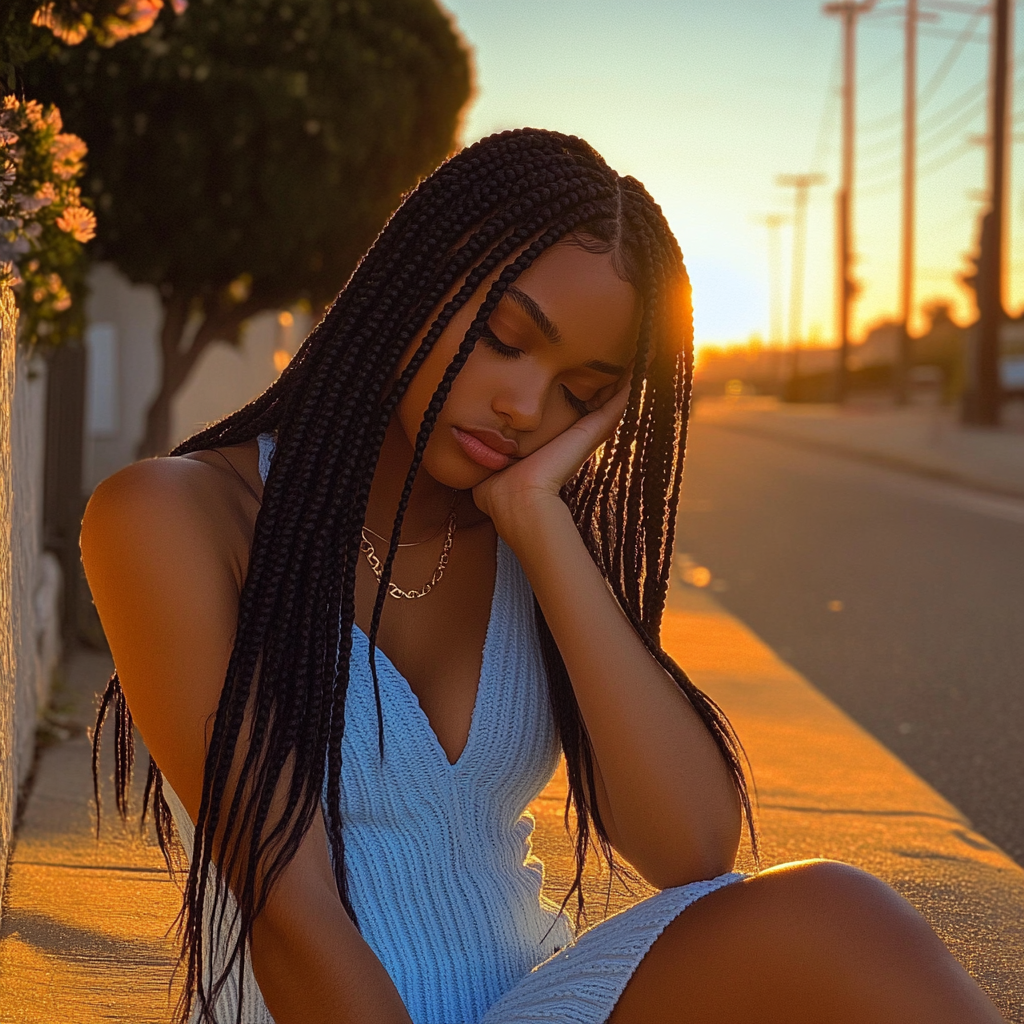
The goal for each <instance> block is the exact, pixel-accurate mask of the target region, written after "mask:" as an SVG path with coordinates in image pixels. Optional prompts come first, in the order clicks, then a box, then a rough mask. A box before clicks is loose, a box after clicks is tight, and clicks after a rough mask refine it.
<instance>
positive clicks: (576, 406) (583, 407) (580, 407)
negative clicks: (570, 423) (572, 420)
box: [562, 384, 590, 416]
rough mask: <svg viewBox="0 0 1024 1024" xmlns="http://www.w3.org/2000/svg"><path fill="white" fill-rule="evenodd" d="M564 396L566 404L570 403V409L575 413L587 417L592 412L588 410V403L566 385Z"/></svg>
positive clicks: (563, 391) (563, 390) (563, 387)
mask: <svg viewBox="0 0 1024 1024" xmlns="http://www.w3.org/2000/svg"><path fill="white" fill-rule="evenodd" d="M562 394H563V396H564V397H565V400H566V402H568V403H569V408H570V409H572V410H573V412H578V413H579V414H580V415H581V416H586V415H587V414H588V413H589V412H590V410H589V409H588V408H587V403H586V402H584V401H583V399H582V398H578V397H577V396H576V395H574V394H573V393H572V392H571V391H570V390H569V389H568V388H567V387H566V386H565V385H564V384H563V385H562Z"/></svg>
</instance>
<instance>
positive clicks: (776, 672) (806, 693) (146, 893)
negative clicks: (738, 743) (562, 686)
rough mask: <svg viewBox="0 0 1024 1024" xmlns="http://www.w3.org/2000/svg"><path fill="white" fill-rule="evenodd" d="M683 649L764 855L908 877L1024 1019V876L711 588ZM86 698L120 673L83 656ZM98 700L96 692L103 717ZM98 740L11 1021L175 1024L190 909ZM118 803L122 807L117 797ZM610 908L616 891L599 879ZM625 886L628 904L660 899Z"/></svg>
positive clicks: (674, 629)
mask: <svg viewBox="0 0 1024 1024" xmlns="http://www.w3.org/2000/svg"><path fill="white" fill-rule="evenodd" d="M664 641H665V645H666V647H667V648H668V650H669V651H670V652H671V653H672V654H673V655H674V656H675V657H676V659H677V660H678V661H679V662H680V663H681V664H682V665H683V666H684V667H685V668H686V669H687V670H688V671H689V672H690V673H691V675H692V676H693V678H694V679H695V681H696V682H697V683H698V684H699V685H701V686H702V687H703V688H705V689H706V690H707V691H708V692H709V693H710V694H711V695H712V697H714V698H715V699H716V700H717V701H719V703H720V704H721V705H722V706H723V707H724V708H725V710H726V711H727V712H728V713H729V715H730V716H731V717H732V719H733V721H734V723H735V725H736V727H737V729H738V731H739V732H740V735H741V737H742V739H743V742H744V744H745V746H746V749H747V752H748V754H749V756H750V759H751V761H752V763H753V767H754V772H755V776H756V779H757V783H758V792H759V796H760V807H761V813H760V823H761V830H762V833H763V843H764V854H765V856H764V863H765V865H770V864H774V863H779V862H781V861H785V860H793V859H801V858H807V857H817V856H824V857H834V858H837V859H842V860H845V861H849V862H852V863H855V864H858V865H861V866H863V867H865V868H867V869H868V870H871V871H873V872H875V873H877V874H878V875H880V876H882V877H883V878H886V879H887V880H889V881H890V882H892V883H893V884H894V885H896V886H897V887H898V888H899V889H900V891H901V892H903V893H904V894H905V895H907V896H908V898H910V899H911V900H912V901H913V902H914V903H915V904H916V905H917V906H918V907H919V908H920V909H921V910H922V911H923V912H924V913H925V914H926V916H927V917H928V918H929V920H931V921H932V923H933V924H934V926H935V927H936V928H937V929H938V930H939V931H940V933H941V934H942V936H943V938H944V939H945V940H946V942H947V943H948V944H949V945H950V947H951V948H952V949H953V951H954V952H955V953H956V955H957V956H958V957H959V958H960V959H961V961H962V962H963V963H965V965H966V966H967V967H968V969H969V970H970V971H971V972H972V973H973V974H974V975H975V976H976V977H977V978H978V979H979V981H980V982H981V983H982V984H983V985H984V986H985V988H986V989H987V990H988V991H989V992H990V993H991V994H992V995H993V997H994V998H995V999H996V1000H997V1002H998V1003H999V1005H1000V1008H1001V1009H1002V1012H1003V1013H1004V1015H1005V1016H1007V1019H1009V1020H1012V1021H1017V1022H1024V1012H1022V1007H1024V978H1022V971H1021V966H1020V965H1021V963H1022V962H1024V871H1021V869H1020V868H1019V867H1017V866H1016V865H1015V864H1014V863H1013V862H1012V861H1010V860H1009V859H1008V858H1007V857H1006V856H1005V855H1004V854H1003V853H1002V852H1001V851H1000V850H999V849H997V848H996V847H994V846H992V845H991V844H990V843H988V842H987V841H986V840H984V839H983V838H982V837H981V836H979V835H977V834H976V833H975V832H973V831H972V830H971V829H970V827H969V826H968V825H967V823H966V821H965V820H964V818H963V817H962V816H961V815H960V814H959V812H957V811H956V810H955V809H954V808H953V807H952V806H951V805H950V804H948V803H947V802H946V801H945V800H943V799H942V797H940V796H939V795H938V794H937V793H935V792H934V791H933V790H932V789H930V788H929V787H928V786H927V785H926V784H925V783H924V782H922V781H921V780H920V779H919V778H917V777H916V776H915V775H913V774H912V773H910V772H909V771H908V770H907V769H906V768H904V767H903V766H902V765H901V764H900V762H899V761H897V760H896V758H895V757H893V755H892V754H890V753H889V752H888V751H886V750H885V749H884V748H883V747H882V746H881V745H880V744H879V743H877V742H876V741H875V740H873V739H872V738H871V737H870V736H868V735H867V734H866V733H865V732H864V731H863V730H861V729H860V728H859V727H858V726H856V725H854V724H853V723H852V722H851V720H850V719H848V718H847V717H846V716H845V715H844V714H843V713H842V712H840V711H839V710H837V709H836V708H835V707H834V706H833V705H831V704H830V703H829V702H828V701H827V700H826V699H825V698H824V697H822V696H821V695H820V694H819V693H818V692H817V691H816V690H814V689H813V687H811V686H810V685H809V684H808V683H807V682H806V680H804V679H803V678H802V677H801V676H799V675H798V674H797V673H796V672H794V671H793V670H792V669H791V668H789V667H788V666H787V665H786V664H785V663H783V662H782V661H780V660H779V659H778V658H777V657H776V656H775V654H773V652H772V651H771V650H769V649H768V648H767V647H766V646H765V645H764V644H763V643H762V642H761V641H759V640H758V639H757V638H756V637H755V636H754V635H753V634H752V633H750V631H749V630H747V629H746V628H745V627H744V626H742V625H741V624H740V623H739V622H738V621H737V620H736V619H734V618H733V617H731V616H730V615H728V614H727V613H725V612H724V611H723V609H722V608H721V607H720V606H719V605H718V604H717V603H716V602H715V601H714V600H713V599H712V598H711V597H710V596H708V595H707V594H706V593H704V592H701V591H699V590H697V589H695V588H692V587H687V586H683V585H679V586H676V587H675V588H674V589H673V591H672V593H671V595H670V609H669V612H668V614H667V616H666V621H665V626H664ZM73 668H74V672H73V673H72V675H73V681H75V682H76V683H77V687H78V691H79V693H80V694H84V693H88V692H95V691H96V690H97V689H99V688H100V687H101V686H102V684H103V683H104V682H105V679H106V675H107V673H108V672H109V670H110V664H109V661H107V660H106V659H105V658H103V657H101V656H97V655H87V656H85V657H84V658H80V659H78V660H77V661H76V663H75V664H74V666H73ZM87 706H88V702H87V701H82V700H81V698H80V699H79V710H78V712H77V713H78V716H79V718H80V720H86V719H87V718H88V717H89V716H88V710H87ZM564 792H565V791H564V777H563V776H562V775H561V774H559V775H557V776H556V777H555V779H554V780H553V782H552V784H551V785H550V786H549V787H548V789H547V790H545V792H544V793H543V794H542V795H541V796H540V797H539V798H538V800H537V801H536V802H535V803H534V805H533V808H532V811H533V813H534V815H535V816H536V819H537V828H536V832H535V836H534V839H535V843H534V846H535V851H536V852H537V853H538V854H539V855H540V856H541V857H542V859H543V860H544V861H545V863H546V868H547V870H546V891H547V894H548V895H549V896H550V897H551V898H555V899H559V900H560V898H561V895H562V894H563V893H564V891H565V889H564V886H565V884H566V880H567V878H568V877H569V876H570V851H569V847H568V844H567V843H566V840H565V837H564V831H563V828H562V813H563V807H564ZM88 801H89V765H88V745H87V743H86V741H85V739H84V737H78V738H74V739H70V740H68V741H66V742H64V743H62V744H58V745H55V746H52V747H50V748H49V749H47V750H46V751H45V752H44V754H43V756H42V758H41V761H40V766H39V771H38V775H37V782H36V787H35V789H34V791H33V793H32V796H31V798H30V800H29V803H28V806H27V810H26V813H25V816H24V819H23V822H22V827H21V830H20V833H19V839H18V844H17V847H16V849H15V853H14V859H13V863H12V867H11V872H10V876H9V889H8V892H7V894H6V899H5V916H4V920H3V928H2V932H0V979H2V983H0V1020H2V1021H5V1022H7V1021H10V1022H16V1024H27V1022H32V1024H36V1022H38V1024H43V1022H46V1024H52V1022H56V1021H61V1022H63V1021H74V1022H75V1024H93V1022H99V1021H110V1020H123V1021H164V1020H167V1019H168V1016H169V1011H168V1002H167V999H168V997H167V991H168V987H167V986H168V983H169V979H170V976H171V963H172V957H173V948H172V944H171V943H170V942H169V941H168V940H167V939H166V938H165V933H166V931H167V929H168V928H169V927H170V926H171V924H172V922H173V919H174V916H175V913H176V911H177V907H178V892H177V890H176V889H175V887H174V886H173V885H172V884H171V883H170V882H169V881H168V880H167V879H166V875H165V874H164V873H163V867H162V861H161V859H160V857H159V855H158V854H157V852H156V849H155V847H154V846H152V845H147V844H146V843H143V842H142V841H140V840H139V839H138V838H137V837H136V836H134V835H133V834H132V833H131V832H124V831H123V830H121V829H120V827H119V826H117V825H115V824H113V822H112V819H109V818H108V819H107V821H108V823H107V824H105V826H104V831H103V838H102V840H101V842H100V843H98V844H97V841H96V838H95V833H94V831H93V830H92V820H93V819H92V818H91V811H90V808H89V804H88ZM107 803H108V805H109V804H110V803H111V801H110V799H109V798H108V800H107ZM588 893H589V900H590V905H591V908H592V913H593V915H594V919H599V918H600V916H601V913H602V911H603V907H604V903H605V894H606V890H605V888H604V885H603V879H602V878H600V877H597V876H595V875H594V874H593V873H592V874H591V876H590V878H589V883H588ZM642 894H643V893H642V891H641V890H637V891H635V892H634V894H633V895H632V896H629V895H628V894H626V893H625V892H623V890H622V889H621V887H619V886H616V887H614V889H613V891H612V893H611V896H610V905H611V910H612V911H615V910H617V909H620V908H621V907H623V906H624V905H627V904H628V903H629V902H632V901H633V900H635V899H637V898H639V897H640V896H641V895H642Z"/></svg>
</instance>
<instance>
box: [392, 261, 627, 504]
mask: <svg viewBox="0 0 1024 1024" xmlns="http://www.w3.org/2000/svg"><path fill="white" fill-rule="evenodd" d="M496 276H497V274H495V277H496ZM493 280H494V278H491V279H489V280H488V281H486V282H485V283H484V284H483V285H482V286H481V287H480V288H479V289H478V290H477V292H476V293H475V294H474V296H473V298H472V299H471V300H470V301H469V302H468V303H467V304H466V305H465V306H464V307H463V308H462V309H461V310H460V311H459V313H458V314H457V315H456V316H455V317H454V318H453V319H452V321H451V322H450V323H449V324H448V326H447V327H446V328H445V330H444V332H443V333H442V334H441V336H440V338H438V340H437V342H436V344H435V345H434V348H433V349H432V350H431V352H430V355H429V356H428V357H427V359H426V360H425V362H424V363H423V366H422V367H421V368H420V370H419V372H418V373H417V374H416V376H415V378H414V379H413V381H412V383H411V384H410V386H409V389H408V391H406V393H405V395H404V396H403V398H402V401H401V402H400V403H399V406H398V419H399V422H400V424H401V426H402V429H403V431H404V433H405V435H406V437H407V438H408V440H409V443H410V445H412V444H414V443H415V440H416V435H417V434H418V433H419V428H420V424H421V423H422V421H423V413H424V410H425V409H426V408H427V406H428V405H429V404H430V399H431V398H432V397H433V394H434V391H435V389H436V388H437V385H438V384H439V383H440V381H441V379H442V377H443V376H444V371H445V369H446V368H447V366H448V364H449V363H450V362H451V360H452V358H453V356H454V355H455V353H456V351H457V350H458V347H459V344H460V343H461V341H462V338H463V336H464V335H465V333H466V331H467V330H468V329H469V325H470V324H471V323H472V321H473V318H474V316H475V315H476V313H477V310H478V309H479V307H480V304H481V303H482V302H483V300H484V297H485V296H486V294H487V290H488V288H489V287H490V285H491V283H492V281H493ZM640 316H641V309H640V301H639V297H638V295H637V293H636V290H635V289H634V288H633V286H632V285H630V284H628V283H627V282H625V281H623V280H622V279H621V278H620V277H619V275H618V273H617V272H616V270H615V268H614V266H613V264H612V256H611V254H610V253H604V254H596V253H591V252H587V251H586V250H585V249H582V248H580V247H579V246H578V245H573V244H571V243H560V244H558V245H555V246H553V247H552V248H551V249H548V250H547V251H545V252H544V253H543V254H542V255H541V256H539V257H538V258H537V259H536V260H535V261H534V263H533V264H532V266H530V267H529V269H527V270H525V271H524V272H523V273H522V274H521V275H520V277H519V279H518V281H517V282H516V283H515V285H513V286H512V287H510V288H509V290H508V291H507V292H506V293H505V295H504V296H503V297H502V299H501V302H500V303H499V304H498V306H497V307H496V308H495V310H494V312H493V313H492V314H491V317H490V320H489V323H488V328H487V330H485V333H484V334H483V335H482V336H481V338H480V340H479V341H478V342H477V343H476V346H475V348H474V349H473V352H472V354H471V355H470V357H469V359H468V360H467V361H466V365H465V366H464V367H463V369H462V371H461V373H459V375H458V376H457V377H456V378H455V382H454V384H453V385H452V389H451V393H450V395H449V396H448V400H447V401H446V402H445V404H444V408H443V409H442V410H441V414H440V416H439V417H438V420H437V424H436V426H435V427H434V430H433V432H432V433H431V435H430V440H429V441H428V443H427V448H426V451H425V453H424V457H423V468H424V469H425V470H426V471H427V472H428V473H429V474H430V475H431V476H432V477H433V478H434V479H435V480H437V481H438V482H439V483H441V484H444V485H445V486H447V487H455V488H458V489H459V490H468V489H469V488H471V487H475V486H476V485H477V484H478V483H480V482H481V481H483V480H485V479H486V478H487V477H489V476H490V475H491V474H492V473H494V472H497V471H498V470H501V469H504V468H505V466H507V465H509V464H510V463H511V462H512V461H514V460H516V459H522V458H525V457H526V456H527V455H529V454H530V453H531V452H535V451H536V450H537V449H538V448H540V447H542V446H543V445H544V444H546V443H547V442H548V441H550V440H551V439H552V438H553V437H556V436H557V435H558V434H560V433H561V432H562V431H563V430H566V429H567V428H568V427H569V426H571V425H572V424H573V423H575V422H576V420H578V419H579V418H580V417H581V416H583V415H585V414H586V413H587V412H589V411H592V410H594V409H597V408H599V407H600V406H601V404H602V403H603V402H604V401H606V400H607V399H608V398H609V397H611V395H612V394H614V393H615V391H616V390H617V389H618V388H619V387H621V385H622V384H623V383H624V382H625V380H626V375H627V374H628V373H629V372H631V370H632V367H631V365H630V364H631V362H632V360H633V357H634V354H635V352H636V342H637V334H638V331H639V326H640ZM427 326H428V327H429V324H428V325H427ZM425 333H426V328H425V329H424V331H423V332H422V334H421V335H420V336H419V337H417V339H416V340H415V341H414V343H413V344H412V345H411V346H410V347H409V349H408V351H407V352H406V353H405V357H404V358H403V360H402V367H403V368H404V366H405V365H407V363H408V361H409V359H411V358H412V354H413V353H414V352H415V351H416V349H417V347H418V346H419V344H420V341H421V339H422V336H423V334H425Z"/></svg>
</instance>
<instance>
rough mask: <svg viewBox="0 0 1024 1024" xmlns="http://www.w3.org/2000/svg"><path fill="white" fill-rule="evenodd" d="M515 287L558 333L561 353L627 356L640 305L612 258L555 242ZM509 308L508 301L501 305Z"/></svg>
mask: <svg viewBox="0 0 1024 1024" xmlns="http://www.w3.org/2000/svg"><path fill="white" fill-rule="evenodd" d="M516 284H517V286H518V288H519V289H520V290H521V291H523V292H525V293H526V294H527V295H529V297H530V298H531V299H533V301H534V302H535V303H536V304H537V305H538V306H539V307H540V308H541V309H542V310H543V311H544V313H545V314H546V316H547V317H548V319H549V320H551V321H552V322H553V324H554V325H555V326H556V327H557V328H558V332H559V334H560V335H561V338H562V343H563V344H564V345H565V347H566V349H571V350H574V351H575V350H579V351H580V352H581V353H583V352H586V353H587V355H588V357H592V356H594V355H595V354H596V353H598V352H600V353H601V354H602V355H604V356H605V357H606V358H609V359H610V360H611V357H612V356H614V357H616V358H619V359H621V358H623V357H625V358H626V359H628V358H630V357H631V356H632V353H633V351H634V349H635V346H636V339H637V333H638V332H639V329H640V315H641V309H640V300H639V297H638V295H637V293H636V290H635V289H634V288H633V286H632V285H631V284H629V282H627V281H623V280H622V278H621V277H619V274H618V272H617V271H616V269H615V266H614V263H613V261H612V255H611V253H592V252H587V251H586V250H585V249H582V248H580V246H578V245H573V244H571V243H568V242H563V243H559V244H558V245H555V246H553V247H552V248H550V249H548V250H546V251H545V252H543V253H542V254H541V255H540V256H538V257H537V259H536V260H535V261H534V262H533V264H532V265H531V266H530V267H528V268H527V269H526V270H524V271H523V273H522V274H521V275H520V276H519V279H518V281H517V282H516ZM513 305H514V303H513V302H511V301H510V300H509V299H505V300H503V302H502V304H501V306H502V308H508V307H511V306H513ZM611 361H614V360H611Z"/></svg>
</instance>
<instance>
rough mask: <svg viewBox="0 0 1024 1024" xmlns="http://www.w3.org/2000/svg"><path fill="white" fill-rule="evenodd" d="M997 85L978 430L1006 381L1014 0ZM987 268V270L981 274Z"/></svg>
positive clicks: (990, 416) (981, 298)
mask: <svg viewBox="0 0 1024 1024" xmlns="http://www.w3.org/2000/svg"><path fill="white" fill-rule="evenodd" d="M992 16H993V25H992V33H991V38H992V86H991V92H990V104H989V134H988V145H989V166H988V175H989V212H988V214H987V215H986V217H987V220H988V238H987V239H986V240H987V242H988V259H987V260H980V265H979V273H978V276H977V281H976V295H977V300H978V323H977V326H976V328H975V331H976V335H975V341H974V345H973V346H971V352H970V359H971V366H970V367H969V373H968V386H967V390H966V392H965V394H964V405H963V419H964V422H965V423H972V424H976V425H978V426H996V425H998V423H999V420H1000V404H1001V401H1000V400H1001V391H1002V382H1001V380H1000V374H999V363H1000V351H999V349H1000V346H999V332H1000V328H1001V327H1002V322H1003V318H1004V315H1005V314H1004V311H1003V249H1004V238H1005V232H1004V228H1005V224H1006V164H1007V146H1006V142H1007V131H1006V121H1007V111H1008V109H1009V95H1008V94H1009V82H1010V45H1011V40H1010V0H995V2H994V4H993V7H992ZM983 267H984V269H982V268H983Z"/></svg>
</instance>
